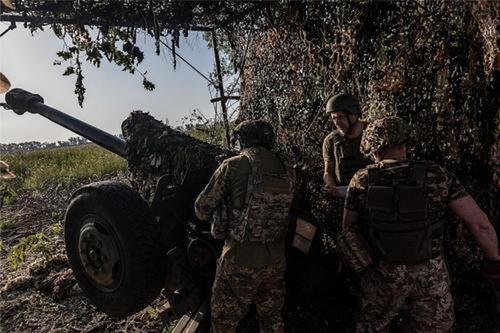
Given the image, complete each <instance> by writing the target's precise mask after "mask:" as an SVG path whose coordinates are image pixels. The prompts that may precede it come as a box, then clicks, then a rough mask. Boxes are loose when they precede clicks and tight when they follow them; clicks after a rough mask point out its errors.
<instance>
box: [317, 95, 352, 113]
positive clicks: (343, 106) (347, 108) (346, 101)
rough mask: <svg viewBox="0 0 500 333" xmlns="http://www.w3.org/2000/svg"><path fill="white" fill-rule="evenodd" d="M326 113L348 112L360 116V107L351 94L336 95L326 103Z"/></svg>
mask: <svg viewBox="0 0 500 333" xmlns="http://www.w3.org/2000/svg"><path fill="white" fill-rule="evenodd" d="M325 110H326V113H332V112H350V113H354V114H359V115H361V107H360V106H359V102H358V99H357V98H356V97H355V96H353V95H351V94H338V95H335V96H333V97H330V98H329V99H328V102H326V109H325Z"/></svg>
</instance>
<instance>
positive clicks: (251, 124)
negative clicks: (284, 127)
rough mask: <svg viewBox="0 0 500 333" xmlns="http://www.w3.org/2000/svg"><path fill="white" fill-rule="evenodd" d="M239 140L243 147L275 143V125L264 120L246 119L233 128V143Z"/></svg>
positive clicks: (267, 145) (270, 145) (269, 146)
mask: <svg viewBox="0 0 500 333" xmlns="http://www.w3.org/2000/svg"><path fill="white" fill-rule="evenodd" d="M236 141H239V142H240V145H241V148H249V147H253V146H265V147H268V148H271V147H272V146H273V143H274V130H273V126H272V125H271V124H270V123H268V122H267V121H264V120H260V119H259V120H245V121H243V122H241V123H240V124H238V126H236V127H235V129H234V130H233V143H234V142H236Z"/></svg>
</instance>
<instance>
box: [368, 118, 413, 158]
mask: <svg viewBox="0 0 500 333" xmlns="http://www.w3.org/2000/svg"><path fill="white" fill-rule="evenodd" d="M409 138H410V128H409V126H408V125H407V124H406V123H405V122H404V121H403V120H402V119H401V118H398V117H385V118H382V119H377V120H375V121H373V122H372V123H370V125H368V127H367V128H366V129H365V130H364V132H363V137H362V138H361V147H360V149H361V152H362V153H363V154H365V156H369V155H370V154H372V153H375V152H377V151H379V150H381V149H385V148H388V147H392V146H395V145H398V144H402V143H407V142H408V140H409Z"/></svg>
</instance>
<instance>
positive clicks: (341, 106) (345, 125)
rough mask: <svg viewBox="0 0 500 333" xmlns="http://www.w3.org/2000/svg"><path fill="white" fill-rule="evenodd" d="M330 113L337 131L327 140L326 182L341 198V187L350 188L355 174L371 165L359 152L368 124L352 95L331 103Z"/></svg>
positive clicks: (341, 95)
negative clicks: (362, 135) (364, 130)
mask: <svg viewBox="0 0 500 333" xmlns="http://www.w3.org/2000/svg"><path fill="white" fill-rule="evenodd" d="M326 113H327V114H328V115H329V116H330V118H331V120H332V122H333V124H334V126H335V128H336V129H335V130H334V131H333V132H332V133H330V134H329V135H328V136H326V138H325V139H324V140H323V161H324V172H323V180H324V182H325V186H326V189H327V191H328V192H329V193H331V194H332V195H334V196H337V197H341V196H342V195H341V194H340V192H339V191H338V190H337V186H346V185H347V184H349V181H350V180H351V177H352V176H353V175H354V173H355V172H356V171H358V170H359V169H361V168H364V167H365V166H366V165H367V164H368V163H369V160H368V159H366V158H365V157H364V156H363V155H362V154H361V153H360V151H359V145H360V142H361V134H362V133H363V128H364V123H363V122H362V121H361V120H360V117H361V108H360V106H359V103H358V100H357V99H356V97H354V96H353V95H350V94H339V95H335V96H333V97H331V98H330V99H328V101H327V103H326Z"/></svg>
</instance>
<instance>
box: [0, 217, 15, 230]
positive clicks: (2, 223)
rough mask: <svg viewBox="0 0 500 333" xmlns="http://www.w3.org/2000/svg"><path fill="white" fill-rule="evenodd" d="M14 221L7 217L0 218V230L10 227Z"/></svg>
mask: <svg viewBox="0 0 500 333" xmlns="http://www.w3.org/2000/svg"><path fill="white" fill-rule="evenodd" d="M15 223H16V221H15V220H14V219H9V218H4V217H1V218H0V231H3V230H7V229H10V228H12V227H13V226H14V224H15Z"/></svg>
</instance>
